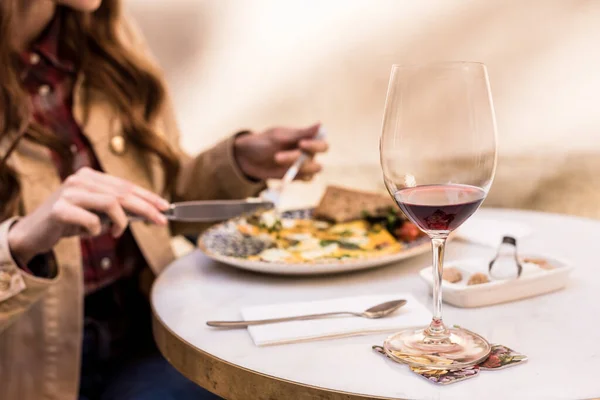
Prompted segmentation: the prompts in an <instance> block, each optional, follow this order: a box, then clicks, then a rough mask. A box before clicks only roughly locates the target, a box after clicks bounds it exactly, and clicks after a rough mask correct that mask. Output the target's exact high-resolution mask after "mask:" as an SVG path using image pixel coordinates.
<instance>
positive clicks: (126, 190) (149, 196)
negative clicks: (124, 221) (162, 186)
mask: <svg viewBox="0 0 600 400" xmlns="http://www.w3.org/2000/svg"><path fill="white" fill-rule="evenodd" d="M77 175H79V176H80V178H83V179H80V183H82V184H84V183H88V184H90V183H91V184H97V185H100V186H101V187H102V188H103V189H104V190H106V191H107V192H109V193H112V194H114V195H116V196H119V197H125V196H128V195H134V196H138V197H140V198H141V199H143V200H145V201H147V202H148V203H150V204H152V205H153V206H154V207H156V208H157V209H158V210H162V211H164V210H166V209H168V208H169V206H170V204H169V202H168V201H166V200H165V199H163V198H162V197H160V196H159V195H157V194H155V193H152V192H151V191H149V190H146V189H144V188H142V187H140V186H138V185H135V184H133V183H131V182H128V181H126V180H125V179H121V178H118V177H116V176H112V175H108V174H105V173H102V172H99V171H95V170H93V169H91V168H82V169H80V170H79V171H77V174H76V176H77Z"/></svg>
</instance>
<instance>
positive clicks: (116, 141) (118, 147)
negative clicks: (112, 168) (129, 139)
mask: <svg viewBox="0 0 600 400" xmlns="http://www.w3.org/2000/svg"><path fill="white" fill-rule="evenodd" d="M110 149H111V150H112V151H113V153H115V154H117V155H121V154H123V153H125V138H124V137H123V136H120V135H119V136H113V137H112V138H111V139H110Z"/></svg>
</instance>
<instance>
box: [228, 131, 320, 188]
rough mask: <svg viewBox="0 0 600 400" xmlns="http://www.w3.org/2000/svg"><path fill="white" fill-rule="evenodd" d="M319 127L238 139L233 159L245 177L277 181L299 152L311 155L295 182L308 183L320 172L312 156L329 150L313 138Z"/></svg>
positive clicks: (264, 133)
mask: <svg viewBox="0 0 600 400" xmlns="http://www.w3.org/2000/svg"><path fill="white" fill-rule="evenodd" d="M319 126H320V124H316V125H313V126H310V127H308V128H304V129H296V128H272V129H268V130H266V131H264V132H262V133H259V134H246V135H241V136H238V137H237V139H236V140H235V158H236V160H237V162H238V165H239V166H240V168H241V169H242V171H243V172H244V173H245V174H246V175H247V176H249V177H251V178H254V179H258V180H266V179H274V178H281V177H283V175H284V174H285V172H286V171H287V169H288V168H289V167H290V166H291V165H292V164H293V163H294V162H295V161H296V160H297V159H298V157H300V154H301V153H302V152H306V153H308V154H309V155H311V158H310V159H308V160H307V161H306V162H305V163H304V164H303V165H302V168H301V169H300V172H299V173H298V179H304V180H310V179H312V177H313V175H314V174H316V173H318V172H319V171H321V164H319V163H318V162H316V161H315V160H314V159H313V157H312V156H314V155H315V154H317V153H324V152H326V151H327V148H328V147H329V146H328V145H327V142H326V141H325V140H323V139H315V136H316V135H317V133H318V131H319Z"/></svg>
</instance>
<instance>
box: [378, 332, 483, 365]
mask: <svg viewBox="0 0 600 400" xmlns="http://www.w3.org/2000/svg"><path fill="white" fill-rule="evenodd" d="M425 330H426V328H420V329H414V328H412V329H405V330H403V331H400V332H398V333H395V334H394V335H392V336H390V337H388V338H387V339H386V340H385V342H384V343H383V348H384V349H385V352H386V354H387V355H388V356H389V357H390V358H392V359H393V360H395V361H397V362H401V363H404V364H408V365H410V366H412V367H423V368H430V369H460V368H465V367H470V366H472V365H476V364H479V363H480V362H482V361H484V360H485V359H486V358H487V357H488V355H489V354H490V350H491V346H490V344H489V343H488V341H487V340H485V339H484V338H483V337H482V336H480V335H478V334H476V333H474V332H471V331H468V330H466V329H462V328H449V329H448V334H449V336H448V337H447V339H446V340H444V341H435V340H434V341H431V340H429V341H424V339H426V335H425Z"/></svg>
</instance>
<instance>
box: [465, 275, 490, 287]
mask: <svg viewBox="0 0 600 400" xmlns="http://www.w3.org/2000/svg"><path fill="white" fill-rule="evenodd" d="M489 281H490V278H488V276H487V275H486V274H484V273H482V272H477V273H474V274H473V275H471V277H470V278H469V281H468V282H467V285H480V284H482V283H488V282H489Z"/></svg>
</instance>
